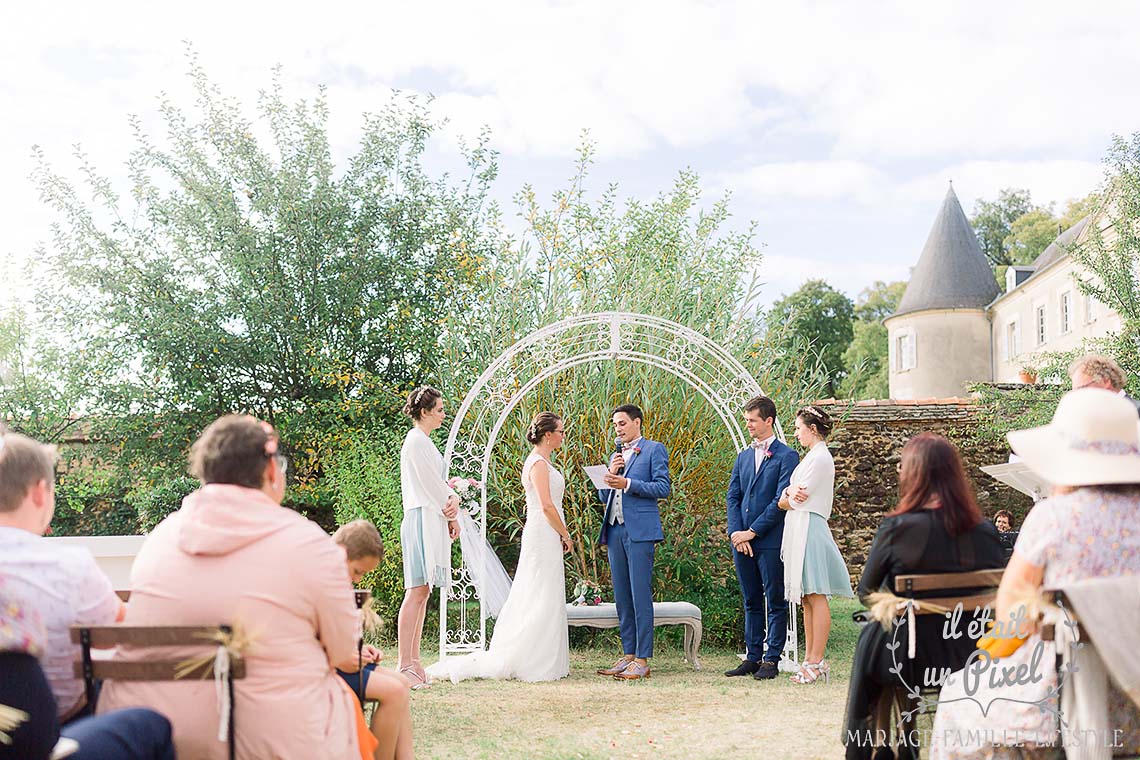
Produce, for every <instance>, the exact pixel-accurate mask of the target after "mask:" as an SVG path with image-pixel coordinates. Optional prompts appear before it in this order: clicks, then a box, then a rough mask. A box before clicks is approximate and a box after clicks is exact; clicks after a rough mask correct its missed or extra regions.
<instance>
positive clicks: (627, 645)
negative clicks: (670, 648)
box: [606, 523, 779, 658]
mask: <svg viewBox="0 0 1140 760" xmlns="http://www.w3.org/2000/svg"><path fill="white" fill-rule="evenodd" d="M608 532H609V535H608V536H607V540H606V548H607V549H608V550H609V556H610V574H611V575H612V576H613V581H614V604H615V605H616V606H617V614H618V631H619V633H621V645H622V649H623V651H624V652H625V654H632V655H633V656H634V657H645V658H649V657H652V656H653V555H654V554H655V553H656V551H657V543H656V542H655V541H631V540H630V538H629V534H628V533H627V532H626V530H625V526H624V525H622V524H621V523H614V524H613V525H610V526H609V528H608ZM778 553H779V552H777V554H778Z"/></svg>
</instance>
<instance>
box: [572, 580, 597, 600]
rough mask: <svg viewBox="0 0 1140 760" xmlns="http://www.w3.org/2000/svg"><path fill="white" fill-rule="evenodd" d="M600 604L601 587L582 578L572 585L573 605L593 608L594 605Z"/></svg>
mask: <svg viewBox="0 0 1140 760" xmlns="http://www.w3.org/2000/svg"><path fill="white" fill-rule="evenodd" d="M601 603H602V587H601V586H599V585H598V584H597V583H594V582H593V581H591V580H587V579H585V578H582V579H581V580H579V581H578V582H577V583H575V584H574V604H575V605H577V606H579V607H580V606H582V605H583V604H585V605H587V606H589V607H593V606H594V605H596V604H601Z"/></svg>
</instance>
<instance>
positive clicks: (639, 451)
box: [633, 446, 641, 454]
mask: <svg viewBox="0 0 1140 760" xmlns="http://www.w3.org/2000/svg"><path fill="white" fill-rule="evenodd" d="M633 453H634V454H640V453H641V447H640V446H634V447H633Z"/></svg>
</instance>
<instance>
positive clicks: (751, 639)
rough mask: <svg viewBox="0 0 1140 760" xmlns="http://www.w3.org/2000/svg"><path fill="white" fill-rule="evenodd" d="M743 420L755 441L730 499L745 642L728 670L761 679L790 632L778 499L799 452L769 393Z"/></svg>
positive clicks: (772, 672) (736, 472)
mask: <svg viewBox="0 0 1140 760" xmlns="http://www.w3.org/2000/svg"><path fill="white" fill-rule="evenodd" d="M744 424H745V426H746V427H747V428H748V434H749V435H751V436H752V445H750V446H749V447H748V448H746V449H744V451H742V452H740V455H739V456H737V457H736V464H735V465H733V467H732V479H731V480H730V481H729V484H728V498H727V502H728V537H729V540H731V541H732V561H733V564H735V565H736V578H737V580H738V581H739V582H740V593H741V595H742V596H743V597H744V641H745V644H746V647H747V648H746V650H745V660H744V662H742V663H740V665H739V666H738V667H736V668H734V669H732V670H729V671H726V672H725V675H726V676H746V675H751V676H752V677H753V678H756V679H758V680H761V679H767V678H775V677H776V674H777V673H778V672H779V668H778V666H779V663H780V655H781V653H782V652H783V650H784V641H785V640H786V639H787V635H788V631H787V629H788V602H787V600H786V599H785V598H784V563H783V561H782V560H781V559H780V543H781V541H782V540H783V538H784V512H783V511H782V510H781V509H780V507H779V501H780V494H781V493H783V491H784V489H785V488H787V487H788V483H790V482H791V479H792V470H794V469H796V465H797V464H799V462H800V457H799V454H797V453H796V452H795V451H794V450H792V449H791V448H789V447H787V446H785V445H784V444H782V443H780V441H778V440H776V433H775V425H776V405H775V403H773V402H772V399H770V398H768V397H767V396H757V397H756V398H753V399H752V400H750V401H749V402H748V403H747V404H745V405H744ZM765 608H767V622H768V626H767V628H768V634H767V639H766V640H765V636H764V615H765ZM764 645H766V647H764ZM762 647H764V648H762Z"/></svg>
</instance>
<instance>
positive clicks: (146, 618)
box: [99, 415, 367, 760]
mask: <svg viewBox="0 0 1140 760" xmlns="http://www.w3.org/2000/svg"><path fill="white" fill-rule="evenodd" d="M286 466H287V462H286V460H285V458H284V457H283V456H281V454H280V453H278V437H277V433H276V432H275V431H274V430H273V428H272V427H270V426H269V425H268V424H266V423H264V422H260V421H259V420H257V419H255V418H253V417H250V416H239V415H230V416H226V417H222V418H221V419H218V420H216V421H215V422H213V423H212V424H211V425H210V426H209V427H207V428H206V430H205V431H204V432H203V433H202V436H201V437H200V438H199V439H198V440H197V441H196V442H195V443H194V445H193V447H191V449H190V467H191V471H192V472H193V473H194V475H195V476H197V477H198V478H199V479H200V480H201V481H202V484H203V485H202V487H201V488H200V489H198V490H197V491H195V492H194V493H192V494H190V495H189V496H187V497H186V499H185V500H184V501H183V502H182V508H181V509H180V510H178V511H177V512H175V513H174V514H172V515H170V516H169V517H167V518H166V519H165V520H163V521H162V523H161V524H159V525H158V526H157V527H156V528H155V529H154V531H153V532H151V534H150V535H149V536H148V537H147V539H146V541H145V542H144V543H143V546H142V549H141V550H140V551H139V554H138V557H137V558H136V559H135V563H134V567H133V568H132V570H131V587H132V588H131V603H130V606H129V609H128V611H127V615H126V622H127V623H129V624H133V625H212V624H219V623H229V624H233V625H234V626H235V632H236V635H235V639H236V641H238V642H240V641H241V640H242V639H245V640H246V643H247V645H246V646H245V647H244V649H243V651H244V655H245V660H246V675H245V678H243V679H240V680H237V681H235V691H236V695H235V702H234V720H235V725H236V728H235V733H236V737H237V755H238V757H239V758H245V759H246V760H254V759H255V758H257V759H260V758H305V759H306V760H308V759H309V758H337V760H341V759H342V758H348V757H358V756H359V755H360V750H359V747H360V744H359V742H358V739H357V733H356V723H355V721H356V719H357V718H356V715H357V713H358V712H359V707H358V706H357V704H356V703H355V700H354V698H353V696H352V693H351V691H350V690H349V689H348V688H347V687H346V686H345V684H344V682H343V681H341V679H340V678H338V677H337V675H336V671H335V670H334V668H333V665H334V664H339V663H343V662H347V661H349V660H351V659H352V658H353V656H354V655H355V654H356V638H357V630H358V626H359V615H358V612H357V609H356V605H355V603H354V601H353V597H352V588H351V584H350V583H349V578H348V573H347V572H346V571H345V564H344V563H345V560H344V551H343V550H342V549H341V548H340V547H338V546H337V545H336V544H335V543H334V542H333V540H332V539H331V538H330V537H329V535H328V534H327V533H325V532H324V531H323V530H321V529H320V527H318V526H317V525H316V524H315V523H312V522H310V521H308V520H307V519H305V518H304V517H302V516H301V515H299V514H298V513H296V512H293V511H292V510H289V509H285V508H282V507H281V500H282V498H283V497H284V494H285V469H286ZM147 654H148V653H147V652H145V651H138V650H133V651H132V650H125V649H124V648H120V655H119V656H120V657H122V658H123V659H128V660H145V659H146V657H147ZM163 654H164V656H166V657H171V658H173V659H180V658H186V659H194V658H199V657H201V656H202V655H203V654H208V651H207V652H205V653H204V652H203V650H202V648H187V649H179V648H170V649H169V650H166V651H164V652H163ZM223 694H224V692H223ZM223 698H224V696H223ZM130 705H147V706H151V707H155V708H156V709H158V710H161V711H162V712H163V713H164V714H165V715H167V716H168V717H169V718H170V720H171V723H173V725H174V743H175V747H176V749H177V752H178V756H179V757H184V758H194V759H195V760H203V759H205V760H211V759H214V758H218V759H220V758H224V757H226V755H227V742H226V741H224V740H219V738H218V737H219V733H222V734H223V735H224V731H222V732H220V731H219V729H220V728H223V729H224V723H223V724H222V725H221V726H219V720H220V715H221V713H220V712H219V711H220V709H222V708H223V707H224V706H223V705H219V704H218V700H217V697H216V695H215V686H214V683H213V682H212V681H209V680H201V679H186V680H181V681H175V682H156V683H144V682H126V681H124V682H114V681H109V682H107V683H105V684H104V686H103V693H102V696H101V697H100V699H99V710H100V711H102V710H104V709H111V708H117V707H126V706H130ZM364 733H365V734H367V731H365V732H364Z"/></svg>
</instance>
